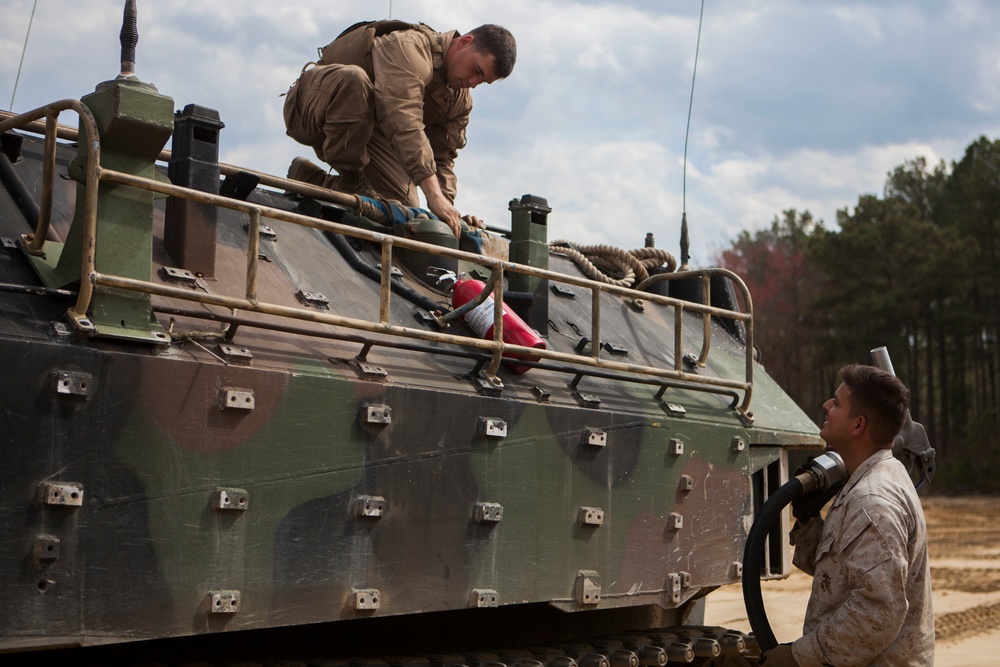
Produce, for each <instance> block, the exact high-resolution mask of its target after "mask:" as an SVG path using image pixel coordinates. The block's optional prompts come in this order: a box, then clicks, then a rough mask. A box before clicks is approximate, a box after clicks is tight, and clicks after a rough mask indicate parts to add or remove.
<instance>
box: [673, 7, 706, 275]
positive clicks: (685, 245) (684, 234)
mask: <svg viewBox="0 0 1000 667" xmlns="http://www.w3.org/2000/svg"><path fill="white" fill-rule="evenodd" d="M704 16H705V0H701V12H700V13H699V14H698V41H697V42H696V43H695V47H694V71H693V72H692V73H691V98H690V100H688V117H687V128H686V129H685V130H684V167H683V170H682V171H683V174H682V177H681V265H680V267H679V270H681V271H683V270H685V269H687V268H688V261H689V260H690V259H691V253H690V250H689V248H690V243H689V241H688V218H687V164H688V135H690V133H691V108H692V107H693V106H694V80H695V77H696V76H697V74H698V51H700V50H701V23H702V18H703V17H704Z"/></svg>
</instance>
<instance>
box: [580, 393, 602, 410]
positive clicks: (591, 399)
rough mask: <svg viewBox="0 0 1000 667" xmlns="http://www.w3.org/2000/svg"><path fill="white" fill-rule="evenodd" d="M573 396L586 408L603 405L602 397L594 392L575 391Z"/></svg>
mask: <svg viewBox="0 0 1000 667" xmlns="http://www.w3.org/2000/svg"><path fill="white" fill-rule="evenodd" d="M573 398H575V399H576V401H577V403H579V404H580V405H582V406H583V407H585V408H595V409H596V408H599V407H601V399H599V398H598V397H597V396H595V395H594V394H585V393H583V392H582V391H574V392H573Z"/></svg>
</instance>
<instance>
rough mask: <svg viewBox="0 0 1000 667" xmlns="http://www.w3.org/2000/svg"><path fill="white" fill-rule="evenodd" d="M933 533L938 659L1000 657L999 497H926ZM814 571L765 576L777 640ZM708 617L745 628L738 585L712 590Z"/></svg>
mask: <svg viewBox="0 0 1000 667" xmlns="http://www.w3.org/2000/svg"><path fill="white" fill-rule="evenodd" d="M923 505H924V514H925V516H926V517H927V528H928V533H929V537H930V547H929V548H930V557H931V580H932V586H933V590H934V625H935V634H936V636H937V648H936V659H935V665H936V666H937V667H995V666H996V665H998V664H1000V498H936V497H929V498H924V499H923ZM811 586H812V579H811V578H810V577H809V576H808V575H806V574H803V573H802V572H800V571H799V570H797V569H795V568H792V575H791V576H790V577H789V578H788V579H784V580H781V581H769V582H763V583H762V585H761V588H762V590H763V593H764V605H765V608H766V609H767V615H768V620H769V621H770V623H771V629H772V630H773V631H774V634H775V637H777V639H778V641H781V642H786V641H792V640H793V639H795V638H797V637H799V636H800V635H801V631H802V619H803V617H804V616H805V610H806V602H807V601H808V599H809V590H810V587H811ZM705 622H706V623H707V624H708V625H721V626H726V627H730V628H735V629H738V630H743V631H744V632H749V631H750V623H749V621H747V618H746V609H745V608H744V606H743V592H742V590H741V588H740V586H738V585H734V586H726V587H724V588H722V589H720V590H718V591H715V592H714V593H712V594H711V595H710V596H709V598H708V605H707V609H706V612H705Z"/></svg>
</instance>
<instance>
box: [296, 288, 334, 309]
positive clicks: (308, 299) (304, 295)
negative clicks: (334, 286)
mask: <svg viewBox="0 0 1000 667" xmlns="http://www.w3.org/2000/svg"><path fill="white" fill-rule="evenodd" d="M295 296H296V298H298V300H299V301H301V302H302V304H303V305H305V306H312V307H313V308H319V309H321V310H329V309H330V300H329V299H327V298H326V295H325V294H323V293H322V292H307V291H305V290H299V291H298V293H296V295H295Z"/></svg>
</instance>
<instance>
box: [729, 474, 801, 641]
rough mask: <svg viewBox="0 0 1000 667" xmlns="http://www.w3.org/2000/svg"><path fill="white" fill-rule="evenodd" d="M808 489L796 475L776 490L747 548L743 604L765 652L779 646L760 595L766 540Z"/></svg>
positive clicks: (766, 504) (763, 510) (750, 535)
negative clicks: (786, 512) (778, 522)
mask: <svg viewBox="0 0 1000 667" xmlns="http://www.w3.org/2000/svg"><path fill="white" fill-rule="evenodd" d="M804 491H805V488H804V487H803V486H802V482H801V481H800V480H799V479H798V478H797V477H793V478H792V479H790V480H789V481H788V482H787V483H786V484H784V485H783V486H782V487H781V488H780V489H778V490H777V491H775V492H774V495H772V496H771V497H770V498H768V499H767V502H765V503H764V505H763V507H761V508H760V512H759V513H758V514H757V518H756V519H754V522H753V526H751V527H750V534H749V535H747V542H746V546H745V547H744V548H743V604H745V605H746V608H747V618H748V619H749V620H750V627H751V628H753V634H754V637H756V638H757V644H758V646H760V650H761V651H770V650H771V649H772V648H774V647H775V646H777V645H778V640H777V639H775V638H774V632H772V631H771V624H770V623H769V622H768V620H767V613H766V612H765V611H764V600H763V599H762V598H761V595H760V573H761V570H762V568H763V561H764V540H766V539H767V534H768V532H769V531H770V530H771V526H772V525H773V524H774V521H775V520H776V519H777V518H778V517H780V516H781V510H783V509H785V506H786V505H788V504H789V503H790V502H792V501H793V500H795V499H796V498H798V497H799V496H801V495H802V493H803V492H804Z"/></svg>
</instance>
